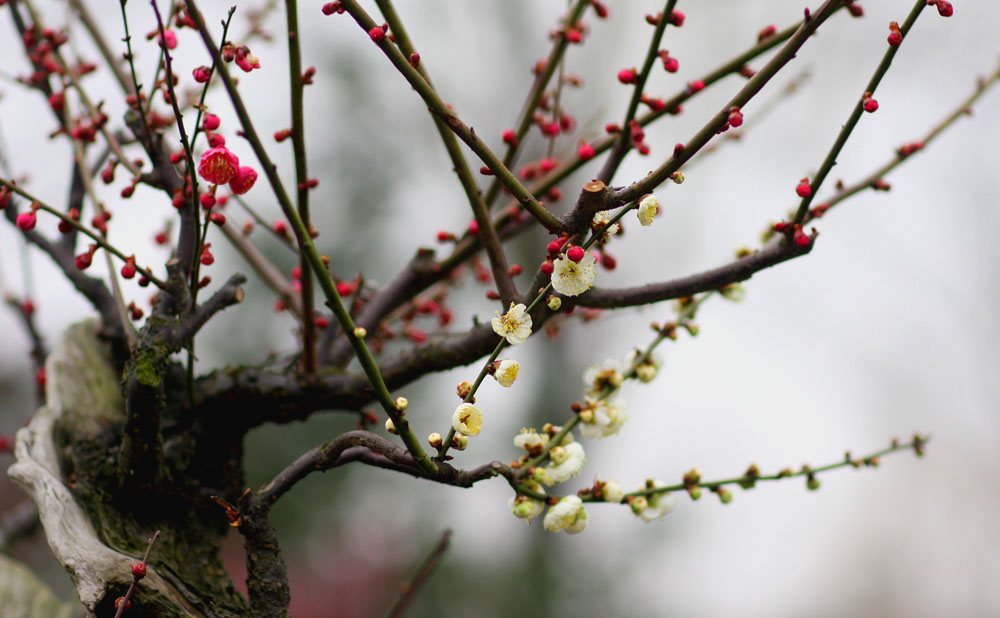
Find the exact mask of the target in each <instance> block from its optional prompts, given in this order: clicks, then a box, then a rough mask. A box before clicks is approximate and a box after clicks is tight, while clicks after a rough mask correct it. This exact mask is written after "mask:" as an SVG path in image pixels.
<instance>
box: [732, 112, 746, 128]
mask: <svg viewBox="0 0 1000 618" xmlns="http://www.w3.org/2000/svg"><path fill="white" fill-rule="evenodd" d="M741 124H743V112H741V111H740V108H738V107H734V108H733V109H731V110H729V126H731V127H733V128H735V127H738V126H740V125H741Z"/></svg>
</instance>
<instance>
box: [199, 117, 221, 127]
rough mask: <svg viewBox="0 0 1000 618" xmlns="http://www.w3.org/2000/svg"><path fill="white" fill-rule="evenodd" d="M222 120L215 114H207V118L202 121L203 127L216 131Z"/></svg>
mask: <svg viewBox="0 0 1000 618" xmlns="http://www.w3.org/2000/svg"><path fill="white" fill-rule="evenodd" d="M220 124H222V121H220V120H219V117H218V116H216V115H215V114H205V119H204V120H202V121H201V128H202V129H203V130H205V131H214V130H216V129H218V128H219V125H220Z"/></svg>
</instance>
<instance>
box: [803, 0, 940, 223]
mask: <svg viewBox="0 0 1000 618" xmlns="http://www.w3.org/2000/svg"><path fill="white" fill-rule="evenodd" d="M925 6H927V2H926V0H917V2H916V4H914V5H913V8H912V9H910V14H909V15H907V17H906V21H904V22H903V25H902V27H901V28H900V32H901V33H902V35H903V40H904V41H905V40H906V35H907V34H908V33H909V31H910V29H911V28H912V27H913V24H914V23H915V22H916V21H917V17H919V16H920V12H921V11H922V10H923V9H924V7H925ZM899 47H900V45H889V46H888V49H886V50H885V55H884V56H882V61H881V62H880V63H879V65H878V67H876V69H875V73H874V74H872V77H871V79H870V80H868V85H867V86H865V90H864V93H863V94H862V96H859V97H858V100H857V102H856V103H855V104H854V109H852V110H851V115H850V117H849V118H848V119H847V122H845V123H844V125H843V126H842V127H841V128H840V133H839V134H838V135H837V139H835V140H834V142H833V145H832V146H830V151H829V152H828V153H827V154H826V158H825V159H823V163H822V164H821V165H820V166H819V170H817V172H816V175H815V176H814V177H813V180H812V182H811V183H810V186H811V187H812V190H811V191H810V192H809V194H808V195H806V196H805V197H803V198H802V201H801V202H800V203H799V208H798V211H797V212H796V213H795V219H794V220H793V221H792V223H793V224H800V223H802V221H803V220H805V218H806V213H807V212H809V205H810V204H811V203H812V200H813V198H814V197H815V195H816V192H817V191H818V190H819V188H820V186H822V184H823V181H824V180H826V176H827V174H829V173H830V170H832V169H833V166H834V165H836V164H837V156H838V155H839V154H840V151H841V150H843V148H844V145H845V144H846V143H847V138H848V137H850V136H851V133H852V132H853V131H854V127H856V126H857V124H858V120H860V119H861V114H863V113H864V98H865V96H871V94H872V93H874V92H875V89H876V88H877V87H878V85H879V82H881V81H882V77H884V76H885V74H886V72H888V71H889V66H890V65H892V59H893V58H895V57H896V52H897V51H898V50H899Z"/></svg>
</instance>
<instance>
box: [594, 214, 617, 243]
mask: <svg viewBox="0 0 1000 618" xmlns="http://www.w3.org/2000/svg"><path fill="white" fill-rule="evenodd" d="M609 221H611V213H610V212H609V211H607V210H602V211H600V212H597V213H594V219H593V221H591V222H590V227H591V228H592V229H594V230H595V231H596V230H597V229H599V228H600V227H601V226H602V225H605V224H606V223H608V222H609ZM618 229H619V226H618V224H617V223H612V224H611V225H609V226H608V227H607V229H606V230H604V233H603V235H602V237H601V241H602V242H607V241H608V239H609V237H610V236H614V235H615V234H617V233H618Z"/></svg>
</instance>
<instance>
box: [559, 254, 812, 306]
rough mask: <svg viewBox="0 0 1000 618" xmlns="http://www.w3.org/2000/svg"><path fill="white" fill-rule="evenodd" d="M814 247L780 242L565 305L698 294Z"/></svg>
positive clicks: (596, 291)
mask: <svg viewBox="0 0 1000 618" xmlns="http://www.w3.org/2000/svg"><path fill="white" fill-rule="evenodd" d="M814 244H815V243H814V242H810V243H809V244H808V245H806V246H805V247H798V246H796V245H795V244H794V243H791V242H788V241H786V240H784V239H781V240H780V241H777V242H775V243H774V244H772V245H770V246H768V247H766V248H764V249H761V250H760V251H757V252H755V253H753V254H751V255H748V256H747V257H744V258H740V259H738V260H736V261H735V262H732V263H730V264H726V265H725V266H720V267H719V268H713V269H712V270H706V271H704V272H700V273H696V274H694V275H688V276H686V277H680V278H677V279H672V280H670V281H663V282H661V283H651V284H649V285H643V286H639V287H634V288H621V289H611V290H606V289H601V288H594V289H592V290H590V291H589V292H587V293H586V294H583V295H581V296H579V297H577V298H567V299H565V300H564V302H569V303H573V304H576V305H580V306H581V307H594V308H603V309H609V308H617V307H634V306H636V305H645V304H649V303H656V302H660V301H664V300H672V299H674V298H684V297H686V296H693V295H694V294H698V293H699V292H707V291H709V290H718V289H719V288H722V287H725V286H727V285H729V284H731V283H737V282H739V281H746V280H747V279H749V278H750V277H752V276H753V275H754V274H755V273H757V272H759V271H761V270H764V269H765V268H770V267H772V266H774V265H776V264H780V263H782V262H786V261H788V260H791V259H794V258H797V257H799V256H802V255H805V254H807V253H809V252H810V251H812V248H813V245H814Z"/></svg>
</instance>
